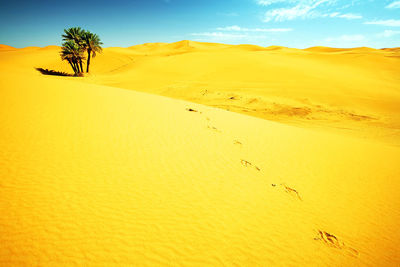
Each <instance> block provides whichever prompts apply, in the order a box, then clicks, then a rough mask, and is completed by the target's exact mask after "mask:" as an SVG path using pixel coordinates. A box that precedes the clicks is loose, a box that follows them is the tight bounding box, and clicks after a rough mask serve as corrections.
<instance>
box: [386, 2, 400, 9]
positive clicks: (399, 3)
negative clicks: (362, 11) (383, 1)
mask: <svg viewBox="0 0 400 267" xmlns="http://www.w3.org/2000/svg"><path fill="white" fill-rule="evenodd" d="M386 8H400V1H394V2H393V3H391V4H389V5H387V6H386Z"/></svg>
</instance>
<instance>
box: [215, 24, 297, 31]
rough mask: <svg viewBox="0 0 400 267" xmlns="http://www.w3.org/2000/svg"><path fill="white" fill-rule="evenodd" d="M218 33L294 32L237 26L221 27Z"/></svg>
mask: <svg viewBox="0 0 400 267" xmlns="http://www.w3.org/2000/svg"><path fill="white" fill-rule="evenodd" d="M217 30H218V31H235V32H290V31H293V29H291V28H271V29H263V28H251V29H250V28H242V27H239V26H237V25H234V26H228V27H219V28H217Z"/></svg>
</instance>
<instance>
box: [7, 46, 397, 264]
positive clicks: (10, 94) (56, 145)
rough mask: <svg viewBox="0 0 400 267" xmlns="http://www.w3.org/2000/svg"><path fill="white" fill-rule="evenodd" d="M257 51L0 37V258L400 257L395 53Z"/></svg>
mask: <svg viewBox="0 0 400 267" xmlns="http://www.w3.org/2000/svg"><path fill="white" fill-rule="evenodd" d="M249 48H251V47H250V46H229V45H222V44H221V45H219V44H215V45H214V44H202V43H196V42H192V41H183V42H179V43H175V44H154V45H152V44H146V45H141V46H134V47H130V48H106V49H104V53H103V54H101V55H99V56H97V57H96V58H95V59H94V60H93V66H92V73H91V74H90V75H88V76H87V77H83V78H74V77H57V76H45V75H42V74H41V73H39V72H38V71H36V70H35V69H34V68H35V67H42V68H48V69H53V70H57V71H66V72H68V71H70V70H69V69H68V66H67V64H65V63H61V62H60V60H59V57H58V49H56V47H52V46H51V47H46V48H44V49H43V48H37V49H33V48H29V49H16V50H15V51H6V50H1V52H0V88H1V90H0V101H1V105H0V107H1V108H0V114H1V115H0V137H1V138H0V166H1V167H0V177H2V178H1V179H0V214H2V216H0V265H5V266H21V265H22V266H24V265H53V266H54V265H72V264H76V265H85V264H86V265H140V266H156V265H173V266H179V265H185V266H219V265H228V266H233V265H236V266H270V265H278V266H279V265H281V266H288V265H293V266H304V265H311V266H364V265H367V266H397V265H398V264H399V262H400V259H399V256H398V255H399V249H398V248H399V245H400V244H399V242H400V241H399V240H400V232H399V231H398V230H397V227H398V222H399V221H400V213H399V207H400V198H398V192H397V191H398V188H399V186H400V181H399V177H400V168H399V166H400V150H399V146H398V144H399V133H398V129H399V125H400V123H399V120H400V118H399V117H400V116H399V109H398V107H399V101H400V100H399V99H400V93H399V89H400V88H399V82H400V77H399V76H398V67H399V58H398V54H396V53H398V52H397V51H396V50H389V51H388V50H382V51H378V52H372V51H370V50H367V49H362V50H365V51H363V52H362V53H358V54H357V55H355V54H353V52H354V51H353V52H351V51H349V50H344V51H342V52H340V53H336V52H334V53H327V52H323V53H321V51H315V52H313V51H310V50H307V51H304V50H296V49H286V48H278V47H276V48H274V47H272V48H271V47H270V48H263V49H260V50H258V48H257V49H255V50H253V49H252V48H251V49H249ZM378 69H379V71H377V70H378ZM126 89H130V90H126ZM137 91H142V92H137ZM143 92H146V93H143ZM148 93H151V94H148ZM155 94H158V95H155ZM159 95H163V96H159ZM164 96H168V97H164ZM187 100H189V101H187ZM194 102H197V103H194ZM203 104H205V105H203ZM221 108H222V109H221ZM223 109H228V110H231V111H235V112H236V113H234V112H228V111H226V110H223ZM238 113H242V114H238ZM247 115H252V116H247ZM261 118H263V119H261ZM265 119H268V120H265ZM341 128H347V129H341Z"/></svg>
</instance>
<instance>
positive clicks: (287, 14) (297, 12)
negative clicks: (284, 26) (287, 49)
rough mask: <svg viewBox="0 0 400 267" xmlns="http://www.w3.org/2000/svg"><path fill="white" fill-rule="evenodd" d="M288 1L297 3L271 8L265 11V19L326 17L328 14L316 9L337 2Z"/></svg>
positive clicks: (283, 19)
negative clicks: (290, 5)
mask: <svg viewBox="0 0 400 267" xmlns="http://www.w3.org/2000/svg"><path fill="white" fill-rule="evenodd" d="M287 2H289V3H296V5H294V6H292V7H286V8H277V9H272V10H269V11H267V12H266V13H265V17H264V20H263V21H264V22H269V21H285V20H294V19H297V18H302V19H305V18H316V17H326V15H323V14H321V13H320V12H317V10H316V9H317V8H318V7H320V6H322V5H331V4H333V3H335V0H297V1H295V0H293V1H287ZM338 15H339V14H338ZM344 15H346V14H344ZM347 15H349V14H347ZM342 16H343V15H342ZM343 18H349V16H343Z"/></svg>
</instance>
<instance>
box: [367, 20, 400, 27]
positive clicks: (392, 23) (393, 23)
mask: <svg viewBox="0 0 400 267" xmlns="http://www.w3.org/2000/svg"><path fill="white" fill-rule="evenodd" d="M364 24H371V25H381V26H390V27H400V20H395V19H388V20H375V21H366V22H364Z"/></svg>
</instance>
